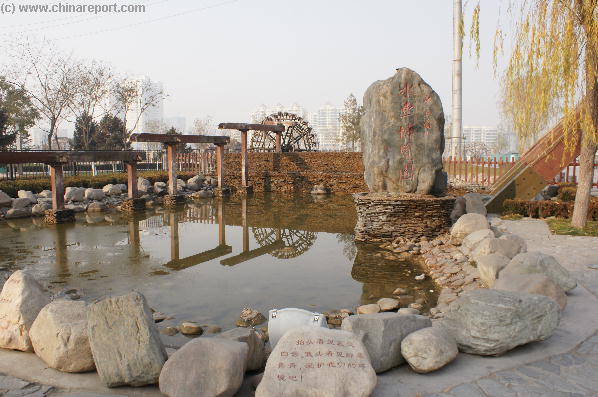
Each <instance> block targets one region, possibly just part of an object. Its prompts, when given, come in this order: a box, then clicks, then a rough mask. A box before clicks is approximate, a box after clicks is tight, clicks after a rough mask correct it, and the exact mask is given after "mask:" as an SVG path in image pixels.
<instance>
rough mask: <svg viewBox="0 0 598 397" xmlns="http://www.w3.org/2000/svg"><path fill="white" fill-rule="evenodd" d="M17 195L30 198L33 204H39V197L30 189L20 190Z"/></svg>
mask: <svg viewBox="0 0 598 397" xmlns="http://www.w3.org/2000/svg"><path fill="white" fill-rule="evenodd" d="M17 197H18V198H21V199H28V200H29V202H30V203H31V204H37V197H36V196H35V194H33V192H32V191H30V190H19V191H18V192H17Z"/></svg>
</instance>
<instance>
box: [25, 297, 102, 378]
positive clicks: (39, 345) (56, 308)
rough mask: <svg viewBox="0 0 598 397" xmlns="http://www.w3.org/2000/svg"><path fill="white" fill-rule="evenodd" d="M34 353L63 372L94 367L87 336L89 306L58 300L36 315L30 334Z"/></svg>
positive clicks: (78, 302) (79, 302) (82, 303)
mask: <svg viewBox="0 0 598 397" xmlns="http://www.w3.org/2000/svg"><path fill="white" fill-rule="evenodd" d="M29 334H30V336H31V343H32V344H33V350H35V354H37V356H38V357H39V358H41V359H42V360H44V362H45V363H46V364H47V365H48V366H49V367H50V368H54V369H57V370H59V371H64V372H87V371H92V370H93V369H94V368H95V364H94V361H93V356H92V354H91V347H90V346H89V338H88V337H87V304H86V303H85V302H83V301H72V300H56V301H54V302H51V303H50V304H48V305H46V306H45V307H44V308H43V309H42V310H41V311H40V312H39V314H38V315H37V318H36V319H35V321H34V322H33V325H32V326H31V330H30V331H29Z"/></svg>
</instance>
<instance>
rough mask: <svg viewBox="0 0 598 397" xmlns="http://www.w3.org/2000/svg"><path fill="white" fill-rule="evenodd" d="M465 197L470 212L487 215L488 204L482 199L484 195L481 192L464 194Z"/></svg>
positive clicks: (466, 209)
mask: <svg viewBox="0 0 598 397" xmlns="http://www.w3.org/2000/svg"><path fill="white" fill-rule="evenodd" d="M463 198H464V199H465V211H466V212H467V213H468V214H480V215H484V216H486V215H487V214H488V211H486V206H485V205H484V201H483V200H482V195H481V194H479V193H467V194H465V195H464V196H463Z"/></svg>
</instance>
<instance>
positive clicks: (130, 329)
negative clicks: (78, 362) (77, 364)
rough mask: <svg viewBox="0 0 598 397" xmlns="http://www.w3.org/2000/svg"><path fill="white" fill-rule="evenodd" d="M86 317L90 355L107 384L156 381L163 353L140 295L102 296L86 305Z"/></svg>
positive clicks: (164, 353) (141, 383) (134, 383)
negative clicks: (87, 308)
mask: <svg viewBox="0 0 598 397" xmlns="http://www.w3.org/2000/svg"><path fill="white" fill-rule="evenodd" d="M87 319H88V332H89V343H90V345H91V351H92V352H93V358H94V360H95V363H96V367H97V370H98V374H99V375H100V378H101V379H102V381H103V382H104V383H105V384H106V385H107V386H108V387H116V386H123V385H130V386H143V385H147V384H152V383H156V382H157V381H158V377H159V375H160V370H161V369H162V365H164V362H165V361H166V359H167V355H166V350H165V349H164V346H163V345H162V342H161V340H160V335H159V333H158V330H157V329H156V327H155V325H154V320H153V318H152V313H151V311H150V308H149V307H148V305H147V303H146V301H145V298H144V296H143V295H141V294H139V293H137V292H134V293H130V294H128V295H124V296H116V297H109V298H105V299H102V300H100V301H98V302H95V303H93V304H92V305H90V307H89V312H88V316H87Z"/></svg>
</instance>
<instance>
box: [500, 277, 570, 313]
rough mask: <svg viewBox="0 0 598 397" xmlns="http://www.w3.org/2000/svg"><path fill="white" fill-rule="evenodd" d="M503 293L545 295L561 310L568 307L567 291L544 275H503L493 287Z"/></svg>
mask: <svg viewBox="0 0 598 397" xmlns="http://www.w3.org/2000/svg"><path fill="white" fill-rule="evenodd" d="M493 288H494V289H499V290H503V291H515V292H525V293H528V294H536V295H544V296H547V297H549V298H552V299H554V301H555V302H556V303H558V304H559V306H560V308H561V310H563V309H564V308H565V306H567V295H566V294H565V291H563V289H562V288H561V287H560V286H559V285H558V284H557V283H555V282H554V281H552V280H551V279H550V278H548V277H547V276H545V275H544V274H540V273H536V274H514V273H510V274H501V275H500V278H499V279H498V280H496V282H495V283H494V286H493Z"/></svg>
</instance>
